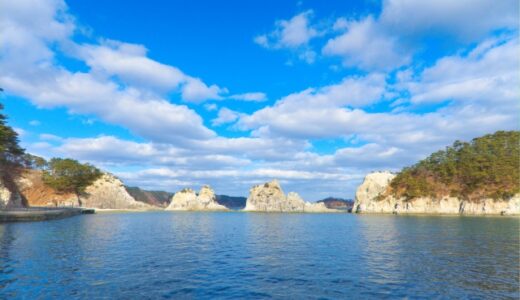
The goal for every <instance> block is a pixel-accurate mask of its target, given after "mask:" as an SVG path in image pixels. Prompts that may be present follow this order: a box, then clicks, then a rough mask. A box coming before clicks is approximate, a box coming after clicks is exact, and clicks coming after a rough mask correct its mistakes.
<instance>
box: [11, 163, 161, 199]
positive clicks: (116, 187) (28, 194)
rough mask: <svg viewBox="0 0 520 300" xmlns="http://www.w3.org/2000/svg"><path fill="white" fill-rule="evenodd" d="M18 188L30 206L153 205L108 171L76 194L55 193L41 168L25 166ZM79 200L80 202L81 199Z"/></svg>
mask: <svg viewBox="0 0 520 300" xmlns="http://www.w3.org/2000/svg"><path fill="white" fill-rule="evenodd" d="M16 183H17V185H18V187H19V189H20V192H21V193H22V194H23V196H25V198H26V199H27V201H28V204H29V206H74V207H78V206H83V207H90V208H101V209H153V208H154V207H153V206H151V205H148V204H145V203H142V202H138V201H135V199H134V198H133V197H132V196H130V194H128V192H127V191H126V189H125V187H124V185H123V183H122V182H121V180H119V179H118V178H116V177H115V176H114V175H111V174H109V173H105V174H103V175H102V176H101V177H100V178H98V179H97V180H96V181H94V182H93V183H92V184H91V185H90V186H88V187H87V188H86V189H85V194H84V195H81V196H80V197H79V199H78V197H77V196H76V195H74V194H71V193H58V192H57V191H56V190H54V189H52V188H51V187H49V186H47V185H45V184H44V183H43V182H42V179H41V171H36V170H26V171H25V172H24V173H23V174H22V176H20V178H18V179H17V182H16ZM80 202H81V203H80Z"/></svg>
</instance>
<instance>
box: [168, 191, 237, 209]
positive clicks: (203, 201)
mask: <svg viewBox="0 0 520 300" xmlns="http://www.w3.org/2000/svg"><path fill="white" fill-rule="evenodd" d="M166 210H179V211H188V210H228V208H227V207H225V206H223V205H220V204H218V203H217V198H216V196H215V192H214V191H213V189H211V187H209V186H207V185H205V186H203V187H202V188H201V189H200V191H199V195H197V194H196V193H195V191H194V190H192V189H190V188H187V189H183V190H181V191H179V192H177V193H175V195H173V197H172V201H171V202H170V205H168V207H167V208H166Z"/></svg>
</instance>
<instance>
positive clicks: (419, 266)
mask: <svg viewBox="0 0 520 300" xmlns="http://www.w3.org/2000/svg"><path fill="white" fill-rule="evenodd" d="M518 262H519V219H516V218H482V217H481V218H471V217H412V216H385V215H381V216H370V215H361V216H359V215H350V214H333V215H324V214H255V213H163V212H154V213H135V214H99V215H85V216H79V217H74V218H70V219H64V220H56V221H50V222H41V223H20V224H2V225H0V298H2V299H3V298H29V299H32V298H38V297H42V298H97V297H101V296H109V297H112V298H161V297H165V298H216V297H218V298H247V299H254V298H267V297H273V298H293V299H301V298H329V299H344V298H406V297H408V298H410V297H411V298H426V299H430V298H511V299H518V297H519V296H520V295H519V293H518V287H519V275H520V274H519V268H518Z"/></svg>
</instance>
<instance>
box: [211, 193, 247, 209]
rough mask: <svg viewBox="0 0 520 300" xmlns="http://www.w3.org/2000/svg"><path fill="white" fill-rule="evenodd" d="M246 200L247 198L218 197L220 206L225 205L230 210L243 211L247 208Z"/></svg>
mask: <svg viewBox="0 0 520 300" xmlns="http://www.w3.org/2000/svg"><path fill="white" fill-rule="evenodd" d="M246 200H247V198H246V197H233V196H226V195H217V202H218V204H221V205H224V206H225V207H227V208H229V209H237V210H238V209H243V208H244V207H246Z"/></svg>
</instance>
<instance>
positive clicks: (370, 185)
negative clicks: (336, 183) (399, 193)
mask: <svg viewBox="0 0 520 300" xmlns="http://www.w3.org/2000/svg"><path fill="white" fill-rule="evenodd" d="M394 177H395V175H394V174H392V173H390V172H375V173H371V174H368V175H367V176H366V177H365V180H364V181H363V183H362V184H361V185H360V186H359V187H358V189H357V191H356V201H355V203H354V207H353V208H352V212H356V213H397V214H406V213H409V214H468V215H488V214H489V215H512V214H515V215H516V214H520V194H517V195H515V196H514V197H512V198H510V199H499V200H493V199H488V198H486V199H480V201H478V202H475V201H466V200H463V199H459V198H456V197H449V196H446V197H442V198H439V199H433V198H429V197H421V198H415V199H410V200H406V199H404V198H399V199H398V198H395V197H393V196H382V195H388V194H389V193H385V192H387V189H388V188H389V183H390V181H391V180H392V179H393V178H394Z"/></svg>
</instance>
